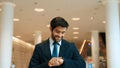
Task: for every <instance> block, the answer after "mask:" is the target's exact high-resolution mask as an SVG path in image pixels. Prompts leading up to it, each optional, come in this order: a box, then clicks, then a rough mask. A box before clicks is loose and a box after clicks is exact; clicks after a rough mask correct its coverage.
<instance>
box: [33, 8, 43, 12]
mask: <svg viewBox="0 0 120 68" xmlns="http://www.w3.org/2000/svg"><path fill="white" fill-rule="evenodd" d="M34 11H36V12H43V11H45V10H44V9H43V8H35V9H34Z"/></svg>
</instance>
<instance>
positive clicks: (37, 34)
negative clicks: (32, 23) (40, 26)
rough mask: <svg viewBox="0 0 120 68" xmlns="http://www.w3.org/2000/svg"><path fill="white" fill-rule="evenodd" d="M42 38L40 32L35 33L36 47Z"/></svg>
mask: <svg viewBox="0 0 120 68" xmlns="http://www.w3.org/2000/svg"><path fill="white" fill-rule="evenodd" d="M41 40H42V36H41V32H40V31H36V32H35V45H36V44H38V43H41Z"/></svg>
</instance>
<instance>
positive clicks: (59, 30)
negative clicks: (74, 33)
mask: <svg viewBox="0 0 120 68" xmlns="http://www.w3.org/2000/svg"><path fill="white" fill-rule="evenodd" d="M66 30H67V28H66V27H61V26H57V27H56V28H54V29H53V30H51V34H52V38H53V40H54V41H57V42H59V41H60V40H61V39H62V38H63V36H64V35H65V32H66Z"/></svg>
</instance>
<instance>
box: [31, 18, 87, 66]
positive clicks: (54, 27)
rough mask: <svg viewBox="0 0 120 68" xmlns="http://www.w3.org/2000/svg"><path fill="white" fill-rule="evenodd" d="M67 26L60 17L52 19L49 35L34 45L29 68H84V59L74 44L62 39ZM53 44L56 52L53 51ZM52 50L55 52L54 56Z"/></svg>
mask: <svg viewBox="0 0 120 68" xmlns="http://www.w3.org/2000/svg"><path fill="white" fill-rule="evenodd" d="M68 26H69V24H68V23H67V21H66V20H65V19H63V18H62V17H55V18H53V19H52V21H51V22H50V31H51V36H50V38H49V39H48V40H46V41H44V42H42V43H40V44H37V45H36V46H35V50H34V52H33V56H32V58H31V60H30V64H29V68H86V64H85V61H84V60H83V58H82V57H81V55H80V54H79V52H78V50H77V48H76V47H75V45H74V44H73V43H70V42H68V41H66V40H64V39H63V36H64V34H65V32H66V30H67V28H68ZM54 43H56V44H54ZM55 45H56V46H57V52H56V51H54V48H55ZM53 52H56V53H57V54H56V56H55V55H53V54H54V53H53Z"/></svg>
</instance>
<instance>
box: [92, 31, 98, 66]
mask: <svg viewBox="0 0 120 68" xmlns="http://www.w3.org/2000/svg"><path fill="white" fill-rule="evenodd" d="M98 35H99V34H98V31H92V33H91V41H92V59H93V68H99V36H98Z"/></svg>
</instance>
